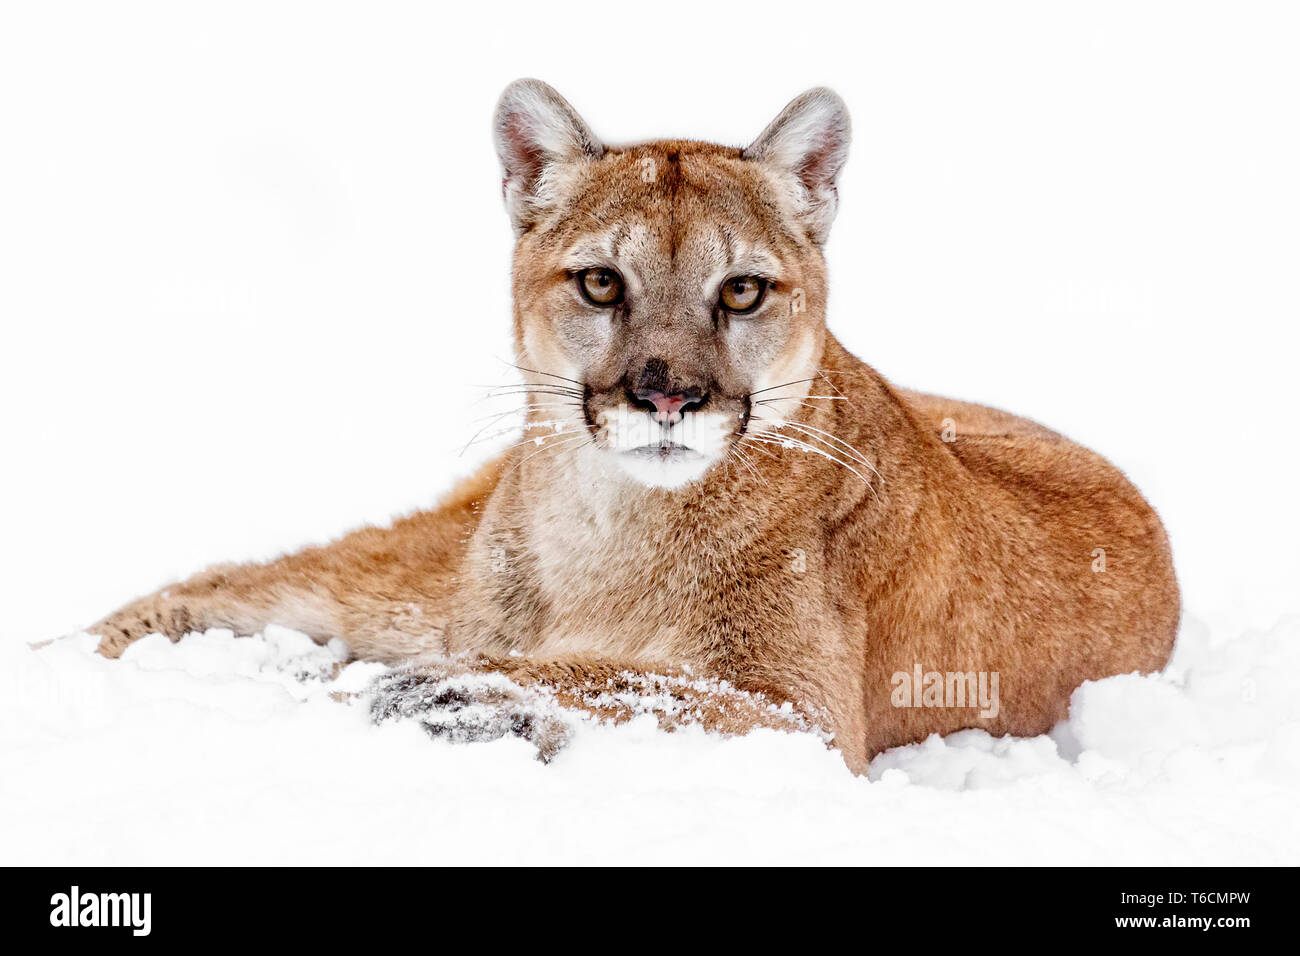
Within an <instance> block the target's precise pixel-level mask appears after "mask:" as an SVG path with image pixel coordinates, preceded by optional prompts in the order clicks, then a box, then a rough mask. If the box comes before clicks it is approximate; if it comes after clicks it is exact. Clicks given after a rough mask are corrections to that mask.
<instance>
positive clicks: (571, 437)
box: [501, 430, 593, 478]
mask: <svg viewBox="0 0 1300 956" xmlns="http://www.w3.org/2000/svg"><path fill="white" fill-rule="evenodd" d="M557 437H558V436H557ZM583 438H585V439H587V440H588V441H592V440H593V439H592V438H591V436H590V435H588V434H586V432H585V430H584V432H583V434H581V435H569V436H568V437H566V438H564V439H563V440H562V441H552V442H550V443H549V444H545V445H543V446H542V447H541V448H539V449H537V451H535V452H533V453H532V454H531V455H527V456H526V457H524V458H523V459H521V460H520V461H517V462H515V463H514V465H513V466H512V467H511V468H510V469H509V470H508V471H507V472H506V473H505V474H503V475H502V476H501V477H502V478H504V477H505V476H506V475H508V474H510V472H512V471H514V470H515V469H516V468H519V467H520V466H522V465H523V464H524V463H525V462H527V461H529V460H530V459H532V458H533V457H534V456H536V455H540V454H541V453H542V452H544V451H549V450H550V449H552V448H562V447H564V446H565V445H569V444H571V443H573V442H575V441H578V440H579V439H583ZM523 444H527V442H524V443H523ZM516 447H518V446H516ZM578 447H581V446H578Z"/></svg>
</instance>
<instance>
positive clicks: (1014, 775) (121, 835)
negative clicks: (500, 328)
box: [0, 620, 1300, 865]
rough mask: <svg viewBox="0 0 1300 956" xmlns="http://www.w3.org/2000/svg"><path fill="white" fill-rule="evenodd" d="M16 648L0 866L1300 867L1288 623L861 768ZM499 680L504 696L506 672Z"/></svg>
mask: <svg viewBox="0 0 1300 956" xmlns="http://www.w3.org/2000/svg"><path fill="white" fill-rule="evenodd" d="M94 644H95V640H94V638H93V637H91V636H89V635H84V634H83V635H77V636H72V637H69V638H65V639H63V640H59V641H55V642H53V643H51V644H48V645H46V646H44V647H42V648H40V649H39V650H37V651H34V652H33V651H31V650H28V649H27V648H25V647H19V646H8V647H6V648H4V657H3V673H4V675H5V687H4V694H3V698H0V755H2V759H3V762H4V764H3V765H4V768H5V772H4V774H3V776H2V777H0V806H4V807H5V809H6V813H5V814H4V815H3V816H0V847H3V848H4V849H3V852H2V854H0V856H2V858H3V862H5V863H69V864H77V865H83V864H85V865H89V864H108V863H113V864H166V863H176V864H207V863H212V864H234V863H330V862H349V863H408V864H414V863H482V862H501V863H507V862H510V863H542V862H566V863H596V862H603V863H659V864H671V863H706V862H730V863H770V862H805V863H806V862H817V863H861V862H872V863H915V864H939V863H952V864H961V863H972V862H981V863H990V862H994V863H1007V862H1024V863H1062V862H1071V863H1134V864H1138V863H1187V864H1191V863H1211V862H1212V863H1271V864H1280V863H1288V862H1294V861H1295V860H1296V859H1297V858H1300V820H1298V819H1297V815H1296V813H1295V807H1296V803H1297V797H1300V699H1298V698H1297V697H1296V695H1295V694H1294V687H1293V681H1292V679H1291V678H1290V676H1289V675H1291V674H1294V673H1295V672H1296V669H1297V668H1298V667H1300V620H1290V621H1287V622H1284V623H1281V624H1279V625H1278V626H1277V627H1275V628H1272V629H1270V630H1267V631H1250V632H1246V633H1242V634H1239V635H1235V636H1232V637H1225V638H1224V639H1221V640H1215V639H1213V638H1212V635H1210V634H1209V633H1208V632H1207V631H1205V629H1204V628H1202V627H1200V626H1199V625H1198V624H1196V623H1195V622H1190V623H1189V624H1188V625H1187V626H1185V627H1184V630H1183V636H1182V640H1181V641H1180V643H1179V647H1178V653H1177V656H1176V659H1175V661H1174V662H1173V664H1172V665H1171V667H1170V668H1169V670H1168V671H1167V672H1166V673H1165V674H1163V675H1159V676H1145V677H1143V676H1137V675H1125V676H1120V677H1113V678H1109V679H1107V680H1103V681H1098V682H1096V683H1089V684H1085V685H1084V686H1083V687H1081V688H1080V689H1079V690H1078V691H1076V692H1075V694H1074V697H1073V700H1072V702H1071V709H1070V717H1069V719H1068V720H1067V721H1065V722H1063V723H1062V724H1061V725H1060V726H1058V727H1057V728H1056V730H1055V731H1054V732H1053V733H1052V734H1051V735H1044V736H1041V737H1035V738H1031V739H1014V738H1003V739H994V738H991V737H989V735H988V734H986V733H984V732H983V731H977V730H970V731H963V732H961V733H957V734H953V735H951V736H949V737H948V738H947V739H940V738H938V737H933V738H931V739H929V740H927V741H925V742H923V743H919V744H915V745H912V746H909V747H902V748H898V749H896V750H892V751H888V752H886V753H884V754H882V755H880V756H879V757H877V758H876V760H875V761H874V762H873V763H872V765H871V768H870V772H869V773H868V774H867V776H866V777H854V776H853V775H852V774H850V773H849V772H848V770H847V769H846V768H845V766H844V764H843V762H842V761H841V760H840V758H839V756H838V755H837V754H836V753H835V752H834V751H833V750H828V749H827V748H826V746H825V744H824V742H823V741H822V740H821V739H820V738H819V737H817V736H815V735H813V734H811V733H798V732H784V731H775V730H761V731H757V732H755V733H753V734H750V735H749V736H746V737H732V738H723V737H720V736H717V735H710V734H706V733H704V732H703V731H701V730H699V729H698V728H690V727H688V728H685V729H681V730H678V731H675V732H673V733H671V734H669V733H664V732H662V731H660V730H659V729H658V727H657V724H656V721H655V720H654V718H653V717H650V716H645V717H639V718H636V719H634V720H633V721H631V722H628V723H625V724H622V725H619V726H613V725H609V724H600V723H597V722H595V721H593V720H591V719H588V718H579V717H576V716H570V717H569V723H570V730H571V736H570V737H569V740H568V742H567V744H566V745H565V746H564V747H563V748H562V749H561V750H560V751H559V752H558V753H557V754H556V755H555V756H554V757H553V758H552V759H551V760H550V762H549V763H543V762H541V761H540V760H538V759H537V751H536V749H535V748H534V747H533V746H532V745H531V744H529V743H527V742H525V741H524V740H521V739H518V738H515V737H512V736H509V735H506V736H502V737H500V739H497V740H494V741H491V742H486V743H473V744H465V743H454V742H450V740H448V739H443V738H431V737H430V735H429V734H428V733H426V732H425V731H424V730H422V729H421V727H420V726H419V722H418V720H415V719H410V718H407V719H403V718H395V719H388V720H384V721H381V722H378V723H376V721H375V720H374V718H373V717H372V713H371V708H370V706H369V703H370V699H371V696H372V692H373V687H374V682H375V680H376V678H379V677H382V676H383V675H384V674H385V673H387V669H386V668H384V667H383V666H382V665H377V664H371V663H361V662H354V663H351V664H347V665H342V664H341V663H340V661H341V657H342V655H341V654H340V653H339V649H337V648H330V647H320V646H318V645H315V644H314V643H312V641H311V640H310V639H309V638H307V637H305V636H303V635H300V634H296V633H295V632H293V631H289V630H286V629H283V628H268V629H267V632H266V633H265V634H263V635H258V636H257V637H253V638H238V639H237V638H235V637H233V636H232V635H231V634H230V633H229V632H228V631H210V632H208V633H206V634H194V635H190V636H189V637H187V638H185V639H184V640H182V641H181V642H179V643H177V644H171V643H169V642H168V641H167V640H166V639H165V638H163V637H161V636H152V637H149V638H146V639H145V640H143V641H141V642H139V643H138V644H136V645H134V646H133V647H132V648H130V649H129V650H128V652H127V653H126V654H125V655H124V656H123V658H122V659H121V660H120V661H108V660H105V659H103V658H101V657H99V656H97V655H96V654H94V653H93V648H94ZM497 680H499V678H497Z"/></svg>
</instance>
